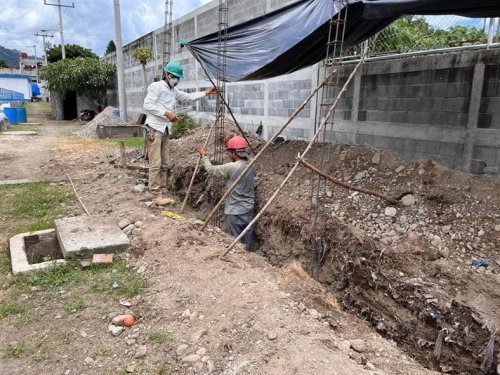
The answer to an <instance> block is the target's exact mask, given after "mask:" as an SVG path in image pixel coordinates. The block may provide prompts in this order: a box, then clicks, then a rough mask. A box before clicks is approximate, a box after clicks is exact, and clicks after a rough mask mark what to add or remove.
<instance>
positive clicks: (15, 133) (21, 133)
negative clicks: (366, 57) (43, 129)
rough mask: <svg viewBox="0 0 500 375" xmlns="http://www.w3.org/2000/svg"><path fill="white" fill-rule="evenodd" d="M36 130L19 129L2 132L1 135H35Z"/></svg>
mask: <svg viewBox="0 0 500 375" xmlns="http://www.w3.org/2000/svg"><path fill="white" fill-rule="evenodd" d="M37 134H38V133H37V132H31V131H25V130H20V131H14V132H3V133H2V135H37Z"/></svg>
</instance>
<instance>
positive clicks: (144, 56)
mask: <svg viewBox="0 0 500 375" xmlns="http://www.w3.org/2000/svg"><path fill="white" fill-rule="evenodd" d="M132 56H133V57H134V58H135V59H137V60H139V62H140V63H141V65H142V81H143V83H144V90H146V89H147V79H146V64H147V63H148V61H149V60H151V59H152V58H153V54H152V53H151V51H150V49H149V48H147V47H138V48H136V49H134V51H133V52H132Z"/></svg>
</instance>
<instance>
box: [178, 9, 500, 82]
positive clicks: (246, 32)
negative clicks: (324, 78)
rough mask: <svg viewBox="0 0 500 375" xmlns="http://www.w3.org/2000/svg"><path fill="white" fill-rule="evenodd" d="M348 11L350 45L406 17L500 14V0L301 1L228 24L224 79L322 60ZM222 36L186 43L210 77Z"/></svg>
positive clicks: (272, 74)
mask: <svg viewBox="0 0 500 375" xmlns="http://www.w3.org/2000/svg"><path fill="white" fill-rule="evenodd" d="M346 9H347V10H346ZM346 11H347V22H346V25H345V38H344V43H345V45H346V46H349V45H356V44H359V43H361V42H363V41H364V40H366V39H368V38H369V37H370V36H372V35H373V34H375V33H377V32H378V31H380V30H382V29H383V28H384V27H386V26H387V25H389V24H390V23H392V22H393V21H394V20H396V19H397V18H399V17H400V16H402V15H442V14H454V15H459V16H465V17H499V16H500V0H474V1H471V0H361V1H359V2H356V3H353V4H350V5H348V7H347V8H342V6H341V4H340V3H339V2H337V1H335V0H300V1H297V2H296V3H293V4H291V5H289V6H286V7H284V8H281V9H278V10H276V11H274V12H271V13H268V14H266V15H263V16H261V17H258V18H255V19H253V20H251V21H248V22H245V23H242V24H240V25H236V26H233V27H230V28H229V29H228V30H227V43H226V69H225V76H224V77H221V79H222V80H223V81H226V82H235V81H245V80H255V79H265V78H272V77H276V76H279V75H282V74H287V73H291V72H294V71H297V70H299V69H302V68H304V67H306V66H310V65H313V64H315V63H317V62H319V61H321V60H322V59H324V58H325V55H326V48H327V42H328V34H329V29H330V19H331V17H332V15H334V14H337V13H338V12H346ZM341 18H343V17H342V14H341ZM218 39H219V38H218V33H213V34H210V35H207V36H204V37H202V38H198V39H196V40H193V41H191V42H189V43H187V44H186V46H187V48H188V49H189V51H190V52H191V53H192V54H193V56H194V57H195V58H196V59H197V60H198V61H199V62H200V64H202V65H203V66H204V67H205V69H206V70H207V71H208V73H209V74H210V76H211V77H217V75H218V74H217V63H218Z"/></svg>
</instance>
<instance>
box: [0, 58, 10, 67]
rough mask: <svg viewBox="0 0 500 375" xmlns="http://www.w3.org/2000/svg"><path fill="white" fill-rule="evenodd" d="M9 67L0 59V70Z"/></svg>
mask: <svg viewBox="0 0 500 375" xmlns="http://www.w3.org/2000/svg"><path fill="white" fill-rule="evenodd" d="M8 67H9V66H8V65H7V64H6V63H5V61H3V60H2V59H0V68H8Z"/></svg>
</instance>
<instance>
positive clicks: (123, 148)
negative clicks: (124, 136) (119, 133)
mask: <svg viewBox="0 0 500 375" xmlns="http://www.w3.org/2000/svg"><path fill="white" fill-rule="evenodd" d="M118 143H119V144H120V154H121V158H122V168H123V169H126V168H127V157H126V156H125V142H123V141H120V142H118Z"/></svg>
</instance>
